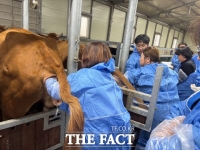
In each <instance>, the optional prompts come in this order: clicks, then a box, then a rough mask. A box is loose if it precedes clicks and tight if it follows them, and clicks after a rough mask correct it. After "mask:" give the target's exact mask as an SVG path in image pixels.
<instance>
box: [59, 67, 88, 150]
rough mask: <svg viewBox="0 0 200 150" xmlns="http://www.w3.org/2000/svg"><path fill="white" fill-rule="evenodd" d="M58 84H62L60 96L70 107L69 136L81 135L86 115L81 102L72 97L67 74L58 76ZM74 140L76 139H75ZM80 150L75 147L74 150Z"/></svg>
mask: <svg viewBox="0 0 200 150" xmlns="http://www.w3.org/2000/svg"><path fill="white" fill-rule="evenodd" d="M57 78H58V82H59V84H60V96H61V99H62V100H63V101H64V102H65V103H67V104H68V105H69V108H70V118H69V122H68V129H67V132H68V133H69V134H71V133H76V134H81V133H82V132H83V127H84V115H83V111H82V108H81V105H80V103H79V100H78V99H77V98H76V97H74V96H72V95H71V92H70V86H69V84H68V82H67V80H66V75H65V72H64V71H63V73H59V74H57ZM73 140H74V139H73ZM76 149H79V148H78V147H77V148H75V147H73V150H76Z"/></svg>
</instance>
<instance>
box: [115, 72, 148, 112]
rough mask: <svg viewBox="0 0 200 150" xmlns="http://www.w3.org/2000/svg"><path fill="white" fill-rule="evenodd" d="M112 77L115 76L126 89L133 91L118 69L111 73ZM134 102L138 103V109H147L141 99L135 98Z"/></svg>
mask: <svg viewBox="0 0 200 150" xmlns="http://www.w3.org/2000/svg"><path fill="white" fill-rule="evenodd" d="M113 75H116V76H117V77H118V78H119V79H120V80H121V81H122V82H123V83H124V85H125V86H126V87H127V88H128V89H131V90H135V88H134V87H133V86H132V84H131V83H130V82H129V81H128V80H127V79H126V78H125V76H124V75H123V74H122V73H121V72H120V71H119V70H118V69H116V70H115V72H113ZM136 100H137V101H138V102H139V104H138V105H139V107H141V108H145V109H147V107H146V106H145V105H144V101H143V100H142V99H139V98H136Z"/></svg>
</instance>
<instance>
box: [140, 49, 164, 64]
mask: <svg viewBox="0 0 200 150" xmlns="http://www.w3.org/2000/svg"><path fill="white" fill-rule="evenodd" d="M143 54H144V56H145V57H149V58H150V61H152V62H158V63H160V56H159V51H158V49H157V48H156V47H154V46H149V47H147V48H145V49H144V50H143Z"/></svg>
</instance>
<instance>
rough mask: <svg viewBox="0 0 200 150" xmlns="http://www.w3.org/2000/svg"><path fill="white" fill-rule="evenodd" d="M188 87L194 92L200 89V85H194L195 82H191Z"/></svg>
mask: <svg viewBox="0 0 200 150" xmlns="http://www.w3.org/2000/svg"><path fill="white" fill-rule="evenodd" d="M190 88H191V89H192V90H193V91H194V92H197V91H199V90H200V87H197V86H195V84H191V85H190Z"/></svg>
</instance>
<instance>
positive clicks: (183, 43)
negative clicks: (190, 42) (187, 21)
mask: <svg viewBox="0 0 200 150" xmlns="http://www.w3.org/2000/svg"><path fill="white" fill-rule="evenodd" d="M180 45H185V46H187V44H186V43H185V42H181V43H179V44H178V48H181V47H180Z"/></svg>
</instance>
